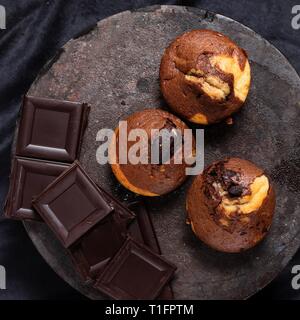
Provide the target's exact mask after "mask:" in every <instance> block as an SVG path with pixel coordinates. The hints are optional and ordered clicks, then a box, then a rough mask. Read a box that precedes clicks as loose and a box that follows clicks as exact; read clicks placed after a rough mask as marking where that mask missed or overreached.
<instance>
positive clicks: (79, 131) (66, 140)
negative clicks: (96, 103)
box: [16, 96, 89, 162]
mask: <svg viewBox="0 0 300 320" xmlns="http://www.w3.org/2000/svg"><path fill="white" fill-rule="evenodd" d="M88 113H89V107H88V106H87V105H86V104H81V103H74V102H69V101H60V100H52V99H44V98H35V97H28V96H26V97H25V98H24V102H23V107H22V117H21V121H20V127H19V134H18V140H17V146H16V154H17V155H19V156H24V157H30V158H39V159H44V160H54V161H60V162H73V161H74V160H75V159H76V158H78V155H79V151H80V145H81V140H82V136H83V132H84V129H85V127H86V123H87V115H88Z"/></svg>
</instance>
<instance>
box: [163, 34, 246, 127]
mask: <svg viewBox="0 0 300 320" xmlns="http://www.w3.org/2000/svg"><path fill="white" fill-rule="evenodd" d="M250 82H251V72H250V65H249V61H248V58H247V54H246V52H245V51H244V50H243V49H241V48H239V47H238V46H237V45H236V44H235V43H234V42H233V41H232V40H231V39H229V38H228V37H226V36H224V35H223V34H221V33H218V32H215V31H212V30H193V31H190V32H186V33H184V34H182V35H181V36H179V37H178V38H176V39H175V40H174V41H173V42H172V43H171V44H170V46H169V47H168V48H167V49H166V50H165V53H164V55H163V57H162V60H161V65H160V85H161V90H162V93H163V96H164V98H165V99H166V101H167V102H168V104H169V106H170V108H171V109H172V110H173V111H174V112H176V113H177V114H178V115H180V116H181V117H183V118H185V119H187V120H189V121H191V122H194V123H199V124H202V125H207V124H211V123H216V122H220V121H221V120H223V119H225V118H228V117H229V116H230V115H232V114H233V113H234V112H237V111H238V110H239V109H240V108H241V106H242V105H243V103H244V102H245V100H246V97H247V95H248V92H249V88H250Z"/></svg>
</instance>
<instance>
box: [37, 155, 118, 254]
mask: <svg viewBox="0 0 300 320" xmlns="http://www.w3.org/2000/svg"><path fill="white" fill-rule="evenodd" d="M33 207H34V208H35V209H36V210H37V212H38V213H39V214H40V215H41V217H42V218H43V219H44V220H45V222H47V224H48V225H49V227H50V228H51V229H52V231H53V232H54V233H55V234H56V236H57V237H58V239H59V240H60V241H61V242H62V244H63V245H64V247H66V248H67V247H69V246H70V245H72V244H73V243H74V242H75V241H77V240H78V239H79V238H80V237H81V236H82V235H84V234H85V233H86V232H87V231H88V230H90V229H91V228H92V227H93V226H95V225H96V224H97V223H98V222H100V221H101V220H102V219H104V218H105V217H106V216H107V215H108V214H109V213H110V212H111V211H112V210H113V209H112V208H111V206H110V205H109V204H108V203H107V202H106V200H105V199H104V198H103V196H102V194H101V192H100V190H99V189H98V187H97V185H96V184H95V183H94V182H93V181H92V180H91V178H90V177H89V176H88V175H87V174H86V172H85V171H84V170H83V168H82V167H81V166H80V165H79V163H78V162H77V161H75V162H74V164H72V165H71V167H70V168H69V169H68V170H67V171H65V172H64V173H63V174H62V175H60V176H59V177H58V178H57V179H56V180H55V181H54V182H53V183H52V184H51V185H50V186H48V188H47V189H46V190H44V192H43V193H42V194H40V195H39V196H38V198H37V199H35V200H34V201H33Z"/></svg>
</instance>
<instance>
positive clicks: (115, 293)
mask: <svg viewBox="0 0 300 320" xmlns="http://www.w3.org/2000/svg"><path fill="white" fill-rule="evenodd" d="M175 270H176V267H175V266H174V265H173V264H171V263H170V262H168V261H166V260H165V259H163V258H162V257H160V256H159V255H157V254H155V253H153V252H152V251H150V250H149V249H148V248H147V247H146V246H143V245H141V244H138V243H137V242H135V241H134V240H132V239H128V240H127V241H126V242H125V244H124V245H123V247H122V248H121V249H120V250H119V252H118V253H117V254H116V255H115V257H114V258H113V259H112V260H111V261H110V262H109V264H108V265H107V267H106V268H105V270H104V272H103V274H102V276H101V277H100V278H99V280H98V281H97V283H96V285H95V287H96V288H97V289H99V290H101V291H102V292H103V293H105V294H106V295H108V296H109V297H111V298H113V299H116V300H132V299H134V300H153V299H155V298H156V297H157V296H158V295H159V293H160V292H161V290H162V288H163V287H164V286H165V285H166V284H167V283H168V281H169V280H170V279H171V277H172V276H173V274H174V272H175Z"/></svg>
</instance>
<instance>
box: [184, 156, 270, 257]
mask: <svg viewBox="0 0 300 320" xmlns="http://www.w3.org/2000/svg"><path fill="white" fill-rule="evenodd" d="M274 206H275V193H274V190H273V188H272V186H271V184H270V181H269V178H268V177H267V176H266V175H265V173H264V171H263V170H262V169H260V168H259V167H257V166H256V165H254V164H253V163H251V162H249V161H247V160H244V159H239V158H229V159H225V160H222V161H218V162H215V163H213V164H212V165H210V166H209V167H208V168H206V169H205V170H204V172H203V173H202V174H201V175H200V176H198V177H197V178H196V179H195V181H194V183H193V185H192V186H191V188H190V190H189V192H188V196H187V212H188V219H189V223H190V224H191V227H192V230H193V231H194V233H195V234H196V235H197V236H198V237H199V238H200V239H201V240H203V241H204V242H205V243H207V244H208V245H210V246H211V247H213V248H215V249H217V250H220V251H225V252H239V251H242V250H246V249H248V248H250V247H253V246H254V245H255V244H257V243H258V242H259V241H260V240H261V239H263V237H264V236H265V234H266V233H267V231H268V230H269V227H270V225H271V221H272V216H273V212H274Z"/></svg>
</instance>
